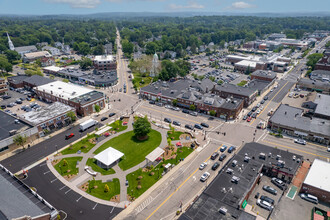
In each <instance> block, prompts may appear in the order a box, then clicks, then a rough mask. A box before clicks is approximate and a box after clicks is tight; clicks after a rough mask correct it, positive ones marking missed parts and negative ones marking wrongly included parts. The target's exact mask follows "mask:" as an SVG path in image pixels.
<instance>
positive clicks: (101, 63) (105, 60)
mask: <svg viewBox="0 0 330 220" xmlns="http://www.w3.org/2000/svg"><path fill="white" fill-rule="evenodd" d="M93 64H94V68H95V69H97V70H117V62H116V58H115V57H114V56H113V55H101V56H95V58H94V60H93Z"/></svg>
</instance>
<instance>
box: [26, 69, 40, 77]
mask: <svg viewBox="0 0 330 220" xmlns="http://www.w3.org/2000/svg"><path fill="white" fill-rule="evenodd" d="M24 72H25V75H27V76H33V75H39V76H43V75H44V74H43V73H42V72H41V70H40V69H39V68H38V69H37V70H31V69H28V70H25V71H24Z"/></svg>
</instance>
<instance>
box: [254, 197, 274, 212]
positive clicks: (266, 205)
mask: <svg viewBox="0 0 330 220" xmlns="http://www.w3.org/2000/svg"><path fill="white" fill-rule="evenodd" d="M257 204H258V205H259V206H260V207H261V208H264V209H267V210H269V211H271V210H272V209H273V206H272V205H271V204H270V203H269V202H266V201H265V200H261V199H258V200H257Z"/></svg>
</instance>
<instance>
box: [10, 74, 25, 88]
mask: <svg viewBox="0 0 330 220" xmlns="http://www.w3.org/2000/svg"><path fill="white" fill-rule="evenodd" d="M27 78H29V77H28V76H25V75H22V76H12V77H8V78H7V80H8V84H9V86H10V87H13V88H15V89H17V88H23V87H24V80H25V79H27Z"/></svg>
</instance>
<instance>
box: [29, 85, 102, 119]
mask: <svg viewBox="0 0 330 220" xmlns="http://www.w3.org/2000/svg"><path fill="white" fill-rule="evenodd" d="M35 93H36V95H37V96H38V97H39V98H40V99H42V100H44V101H46V102H49V103H51V102H61V103H64V104H66V105H69V106H71V107H74V108H75V109H76V112H77V114H79V115H81V116H86V115H90V114H92V113H93V112H95V105H98V106H100V109H103V108H104V107H105V95H104V94H103V93H102V92H98V91H95V90H91V89H88V88H86V87H83V86H78V85H75V84H71V83H65V82H60V81H55V82H51V83H48V84H45V85H42V86H38V87H36V88H35Z"/></svg>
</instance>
